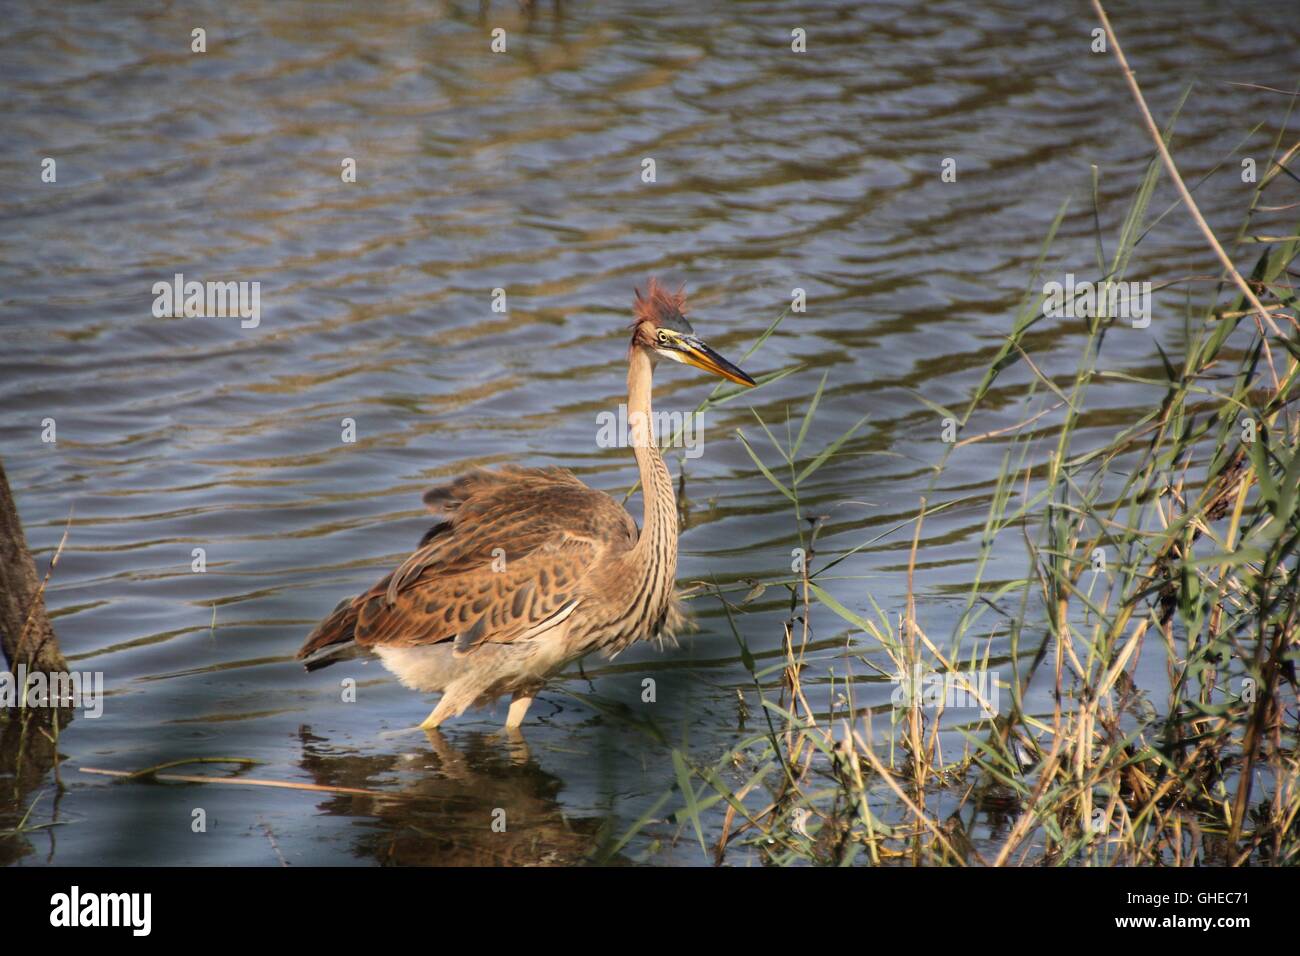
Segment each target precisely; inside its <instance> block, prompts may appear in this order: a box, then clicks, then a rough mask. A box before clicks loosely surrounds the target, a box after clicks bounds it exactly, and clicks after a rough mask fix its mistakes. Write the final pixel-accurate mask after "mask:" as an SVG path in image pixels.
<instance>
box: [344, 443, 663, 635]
mask: <svg viewBox="0 0 1300 956" xmlns="http://www.w3.org/2000/svg"><path fill="white" fill-rule="evenodd" d="M424 501H425V504H426V505H428V506H429V509H430V510H431V511H433V512H434V513H435V514H436V515H438V516H439V518H441V519H442V520H441V521H439V522H438V523H437V524H435V525H434V526H433V528H431V529H430V531H429V533H428V534H426V535H425V537H424V540H423V542H422V543H421V546H420V547H419V549H418V550H416V551H415V553H414V554H412V555H411V556H410V557H409V558H407V559H406V561H404V562H403V563H402V565H401V566H400V567H399V568H398V569H397V570H396V571H394V572H393V573H392V574H391V575H389V576H388V577H387V578H385V579H384V580H383V581H380V582H379V583H378V584H376V585H375V586H374V587H373V588H371V589H370V590H369V591H367V592H366V593H365V594H362V595H360V596H359V597H358V598H356V600H355V601H354V602H353V608H354V609H355V611H356V615H357V616H356V627H355V630H354V636H355V638H356V640H357V642H358V643H359V644H361V645H363V646H367V647H373V646H375V645H377V644H379V645H385V646H396V647H411V646H418V645H424V644H432V643H437V642H439V641H450V640H454V641H455V642H456V652H457V653H458V654H465V653H468V652H470V651H472V650H473V649H474V648H475V647H477V646H479V645H480V644H482V643H484V642H494V643H507V642H510V641H515V640H521V639H526V638H527V637H529V636H530V635H531V634H534V633H537V632H539V631H540V630H543V629H545V628H546V627H549V626H550V625H552V624H555V623H558V622H559V621H560V620H562V619H563V618H564V617H567V616H568V615H569V614H570V613H572V611H573V610H574V608H575V607H576V606H577V604H578V603H579V602H580V601H581V600H582V597H583V594H584V592H583V589H582V585H583V583H584V582H585V580H586V577H587V573H588V569H589V568H590V567H591V566H592V565H593V564H595V563H597V562H598V561H600V560H602V559H603V558H605V557H607V556H609V555H612V554H616V553H618V552H620V551H623V550H626V549H627V548H630V547H632V545H633V544H635V542H636V537H637V530H636V524H635V523H634V522H633V521H632V518H631V516H630V515H628V513H627V511H626V510H625V509H624V508H622V507H621V506H620V505H619V504H618V503H617V502H615V501H614V500H613V499H612V498H610V497H609V495H606V494H604V493H603V492H599V491H594V490H593V489H591V488H588V487H587V486H586V485H584V484H583V483H582V482H581V481H579V480H578V479H577V478H576V477H574V476H573V474H572V473H571V472H568V471H565V470H563V469H559V468H547V469H532V468H528V469H525V468H514V467H508V468H504V469H502V470H500V471H496V472H488V471H477V472H473V473H471V474H469V475H465V476H463V477H461V478H458V479H457V480H456V481H454V482H452V483H451V484H449V485H443V486H440V487H437V488H434V489H432V490H430V491H429V492H428V493H427V494H426V495H425V496H424Z"/></svg>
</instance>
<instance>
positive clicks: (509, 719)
mask: <svg viewBox="0 0 1300 956" xmlns="http://www.w3.org/2000/svg"><path fill="white" fill-rule="evenodd" d="M536 693H537V692H536V691H533V690H517V691H515V693H514V696H513V697H511V698H510V713H509V714H507V715H506V730H518V729H519V725H520V724H522V723H523V722H524V714H526V713H528V708H529V707H530V706H531V705H532V703H533V696H534V695H535V694H536Z"/></svg>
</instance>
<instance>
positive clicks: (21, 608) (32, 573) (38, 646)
mask: <svg viewBox="0 0 1300 956" xmlns="http://www.w3.org/2000/svg"><path fill="white" fill-rule="evenodd" d="M0 650H2V651H3V652H4V658H5V660H6V661H7V662H8V664H9V670H10V671H11V672H16V671H17V669H18V665H19V664H24V665H26V667H27V670H28V672H29V673H31V672H34V671H44V672H46V673H51V672H55V671H66V670H67V669H68V664H67V662H66V661H65V660H64V659H63V653H62V652H61V651H60V650H59V642H58V639H57V638H56V637H55V636H54V628H53V627H51V626H50V619H49V617H47V616H46V614H45V598H44V596H43V593H42V587H41V580H40V578H39V577H38V576H37V574H36V564H35V563H34V562H33V561H32V555H31V552H30V551H28V550H27V539H26V538H25V537H24V536H23V526H22V523H21V522H20V521H19V520H18V509H17V508H15V507H14V499H13V495H11V494H10V493H9V479H8V477H7V476H6V475H5V469H4V464H3V463H2V462H0Z"/></svg>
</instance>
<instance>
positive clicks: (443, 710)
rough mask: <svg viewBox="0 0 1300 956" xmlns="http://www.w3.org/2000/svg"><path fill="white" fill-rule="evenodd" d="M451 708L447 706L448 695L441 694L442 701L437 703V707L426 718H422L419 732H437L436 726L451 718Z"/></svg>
mask: <svg viewBox="0 0 1300 956" xmlns="http://www.w3.org/2000/svg"><path fill="white" fill-rule="evenodd" d="M451 710H452V708H451V707H450V706H449V705H448V695H447V694H443V695H442V700H440V701H438V706H437V707H435V708H433V711H432V712H431V713H430V714H429V716H428V717H426V718H424V723H422V724H420V729H421V730H437V729H438V725H439V724H441V723H442V722H443V721H444V720H446V719H447V718H448V717H450V716H451Z"/></svg>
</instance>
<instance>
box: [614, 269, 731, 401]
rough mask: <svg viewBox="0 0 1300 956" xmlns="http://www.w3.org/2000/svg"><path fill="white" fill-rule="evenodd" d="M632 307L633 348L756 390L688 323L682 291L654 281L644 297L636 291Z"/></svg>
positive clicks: (684, 297) (652, 280)
mask: <svg viewBox="0 0 1300 956" xmlns="http://www.w3.org/2000/svg"><path fill="white" fill-rule="evenodd" d="M632 308H633V311H634V312H635V313H636V320H635V321H634V323H633V332H632V347H633V348H643V349H645V350H647V351H648V352H649V353H650V354H651V355H653V356H659V357H662V358H668V359H672V360H673V361H674V362H681V363H682V364H683V365H694V366H695V367H696V368H702V369H704V371H706V372H712V373H713V374H714V375H719V376H721V377H722V378H725V379H726V380H727V381H729V382H735V383H736V384H737V385H744V386H747V387H749V388H753V387H754V385H755V384H756V383H755V382H754V380H753V379H752V378H750V377H749V375H748V374H746V373H745V372H742V371H741V370H740V369H738V368H737V367H736V366H734V365H732V364H731V363H730V362H728V361H727V360H726V359H724V358H723V357H722V356H721V355H719V354H718V353H717V352H715V351H713V349H712V348H710V347H709V346H708V345H706V344H705V343H704V341H703V340H702V339H701V338H700V337H699V336H697V335H696V334H695V330H694V329H693V328H691V323H689V322H687V321H686V315H685V313H686V293H685V292H683V291H682V290H681V289H678V290H677V291H676V292H669V291H668V290H667V289H665V288H664V287H663V286H662V285H660V284H659V282H658V280H656V279H651V280H650V284H649V285H648V286H646V294H645V295H644V296H642V295H641V290H640V289H637V290H636V302H635V303H634V304H633V307H632Z"/></svg>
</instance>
